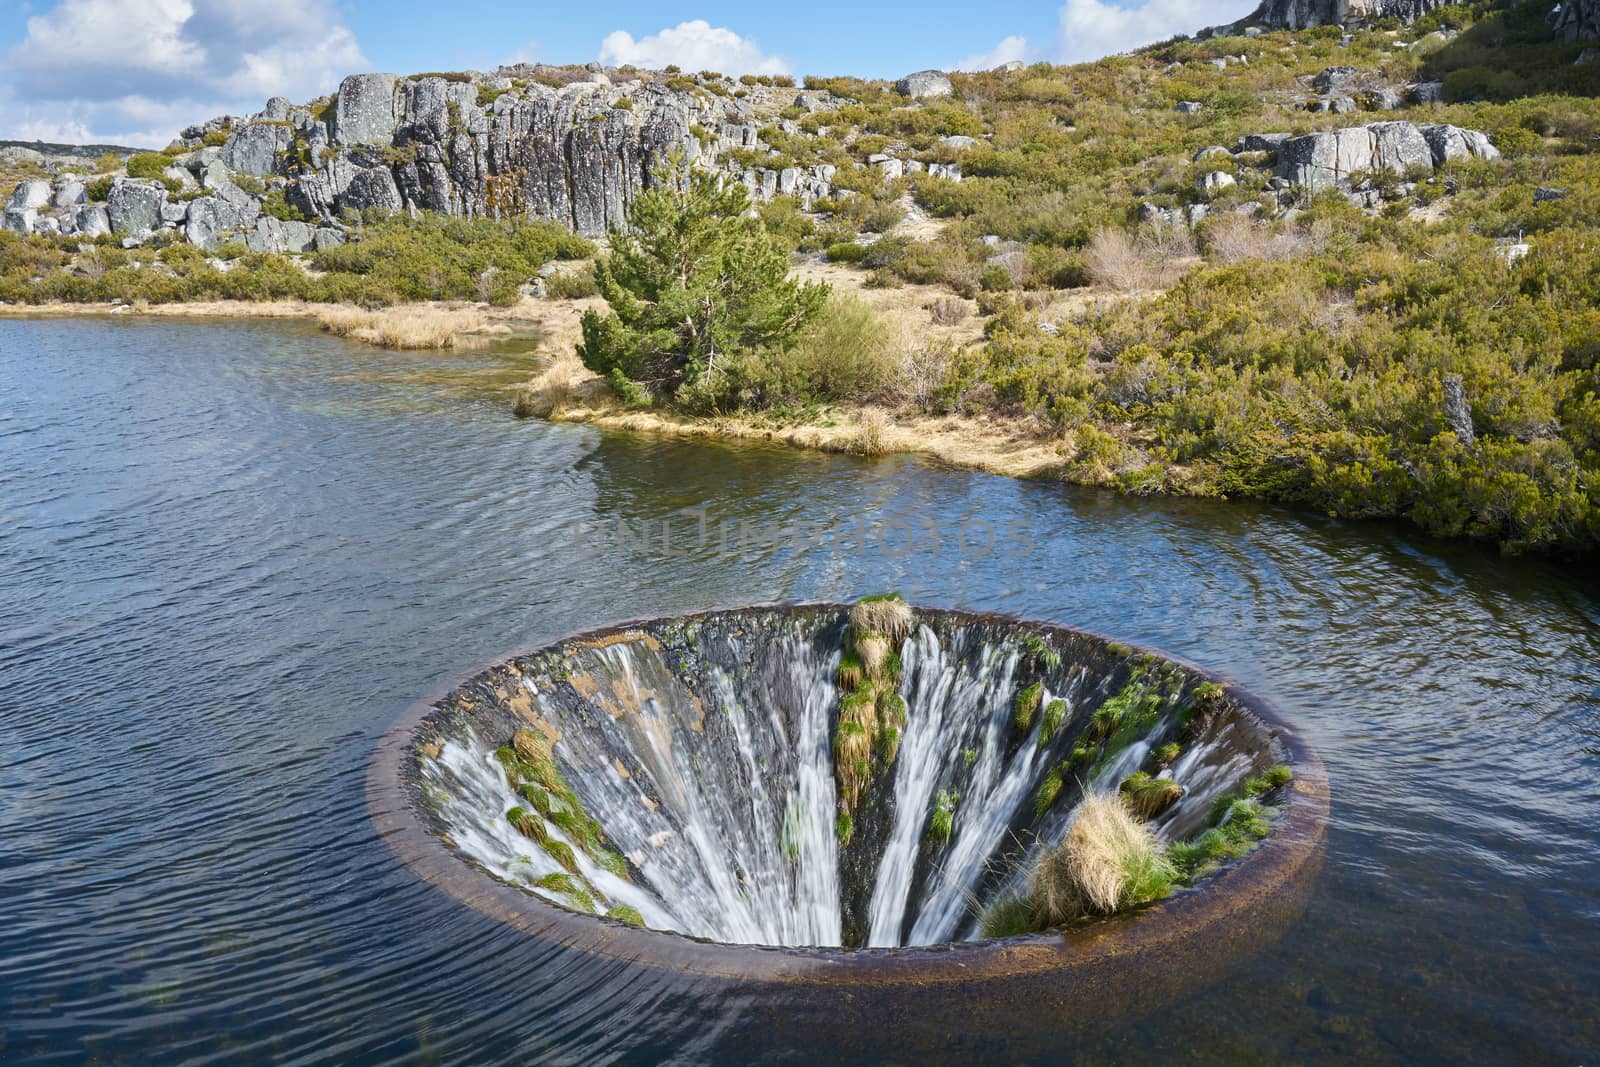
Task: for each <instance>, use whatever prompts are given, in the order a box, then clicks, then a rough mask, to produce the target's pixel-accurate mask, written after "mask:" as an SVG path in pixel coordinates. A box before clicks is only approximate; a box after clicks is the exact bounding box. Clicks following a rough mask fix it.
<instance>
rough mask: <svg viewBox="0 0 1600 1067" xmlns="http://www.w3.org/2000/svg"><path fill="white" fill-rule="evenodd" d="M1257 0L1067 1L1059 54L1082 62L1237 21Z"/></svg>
mask: <svg viewBox="0 0 1600 1067" xmlns="http://www.w3.org/2000/svg"><path fill="white" fill-rule="evenodd" d="M1256 6H1257V4H1256V2H1255V0H1228V2H1225V3H1220V4H1219V3H1216V2H1214V0H1143V2H1142V3H1140V2H1138V0H1135V2H1134V6H1132V7H1124V6H1122V5H1120V4H1116V3H1107V2H1105V0H1067V2H1066V5H1065V6H1064V7H1062V9H1061V21H1060V24H1059V26H1058V27H1057V31H1056V43H1057V48H1058V51H1059V56H1058V58H1059V59H1060V60H1061V61H1062V62H1063V63H1080V62H1083V61H1085V60H1091V59H1100V58H1101V57H1103V56H1109V55H1114V54H1116V53H1118V52H1126V51H1128V50H1129V49H1130V48H1138V47H1139V46H1140V45H1146V44H1154V43H1156V42H1157V41H1164V40H1166V39H1167V38H1169V37H1172V36H1173V35H1175V34H1179V33H1193V32H1195V31H1196V30H1199V29H1202V28H1204V27H1206V26H1217V25H1222V24H1224V23H1229V22H1233V21H1235V20H1237V19H1241V18H1243V17H1244V16H1246V15H1248V14H1250V12H1251V11H1254V10H1255V8H1256Z"/></svg>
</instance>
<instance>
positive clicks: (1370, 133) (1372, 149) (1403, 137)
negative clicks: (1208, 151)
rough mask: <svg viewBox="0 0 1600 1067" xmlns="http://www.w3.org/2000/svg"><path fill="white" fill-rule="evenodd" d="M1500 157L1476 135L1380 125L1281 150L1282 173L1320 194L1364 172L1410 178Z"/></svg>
mask: <svg viewBox="0 0 1600 1067" xmlns="http://www.w3.org/2000/svg"><path fill="white" fill-rule="evenodd" d="M1247 140H1248V139H1247ZM1498 158H1500V152H1499V151H1498V150H1497V149H1496V148H1495V147H1494V145H1493V143H1491V142H1490V140H1489V138H1488V137H1487V136H1486V135H1484V134H1482V133H1479V132H1477V131H1476V130H1463V129H1460V128H1459V127H1456V126H1416V125H1413V124H1412V123H1409V122H1375V123H1372V124H1371V125H1369V126H1352V127H1349V128H1347V129H1343V130H1330V131H1327V132H1324V133H1311V134H1306V135H1304V136H1302V137H1292V138H1287V139H1286V140H1284V141H1283V143H1282V144H1281V146H1280V147H1279V148H1278V164H1277V174H1278V176H1279V177H1280V178H1285V179H1287V180H1289V181H1290V182H1293V183H1294V184H1296V185H1299V186H1302V187H1304V188H1307V189H1310V190H1313V191H1320V190H1322V189H1329V188H1335V187H1337V186H1340V185H1342V184H1343V183H1344V182H1345V181H1346V180H1348V179H1349V178H1350V176H1351V175H1353V174H1356V173H1361V172H1370V171H1379V170H1387V171H1390V172H1392V173H1396V174H1405V173H1407V172H1409V171H1411V170H1413V169H1425V170H1430V171H1431V170H1432V169H1433V168H1434V167H1438V166H1442V165H1443V164H1445V163H1447V162H1449V161H1451V160H1456V159H1498Z"/></svg>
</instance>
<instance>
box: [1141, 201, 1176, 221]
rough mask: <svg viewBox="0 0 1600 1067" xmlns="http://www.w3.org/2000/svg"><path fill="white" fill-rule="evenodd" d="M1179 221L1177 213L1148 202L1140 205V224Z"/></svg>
mask: <svg viewBox="0 0 1600 1067" xmlns="http://www.w3.org/2000/svg"><path fill="white" fill-rule="evenodd" d="M1177 219H1178V213H1177V212H1176V211H1169V210H1167V209H1166V208H1164V207H1161V206H1160V205H1158V204H1152V203H1150V201H1148V200H1146V201H1145V202H1144V203H1142V204H1140V205H1139V221H1140V222H1156V223H1165V222H1176V221H1177Z"/></svg>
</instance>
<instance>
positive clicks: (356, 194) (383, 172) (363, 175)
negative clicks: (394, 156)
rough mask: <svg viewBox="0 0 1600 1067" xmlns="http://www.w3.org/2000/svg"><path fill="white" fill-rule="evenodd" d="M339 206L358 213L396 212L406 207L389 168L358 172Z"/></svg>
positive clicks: (370, 168)
mask: <svg viewBox="0 0 1600 1067" xmlns="http://www.w3.org/2000/svg"><path fill="white" fill-rule="evenodd" d="M339 204H340V206H341V207H349V208H354V209H355V210H357V211H366V210H369V209H376V210H378V211H386V212H395V211H399V210H400V209H401V208H403V207H405V201H404V200H402V199H401V198H400V189H399V187H398V186H396V185H395V180H394V175H393V174H391V173H389V170H388V168H387V167H366V168H363V169H361V170H358V171H356V172H355V174H354V175H353V176H352V177H351V179H350V184H349V186H348V187H347V188H346V189H345V191H344V193H343V194H342V195H341V196H340V197H339Z"/></svg>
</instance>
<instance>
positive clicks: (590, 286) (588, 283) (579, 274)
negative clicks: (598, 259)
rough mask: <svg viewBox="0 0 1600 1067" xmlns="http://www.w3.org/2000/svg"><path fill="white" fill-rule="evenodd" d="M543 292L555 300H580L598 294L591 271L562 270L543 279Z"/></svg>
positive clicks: (597, 286)
mask: <svg viewBox="0 0 1600 1067" xmlns="http://www.w3.org/2000/svg"><path fill="white" fill-rule="evenodd" d="M544 284H545V292H546V293H547V294H548V295H549V296H551V297H552V298H554V299H556V300H582V299H584V298H585V297H591V296H598V295H600V287H599V285H597V284H596V283H595V280H594V273H593V272H592V271H572V270H564V271H559V272H557V273H555V274H552V275H550V276H549V277H548V278H546V279H545V283H544Z"/></svg>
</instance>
